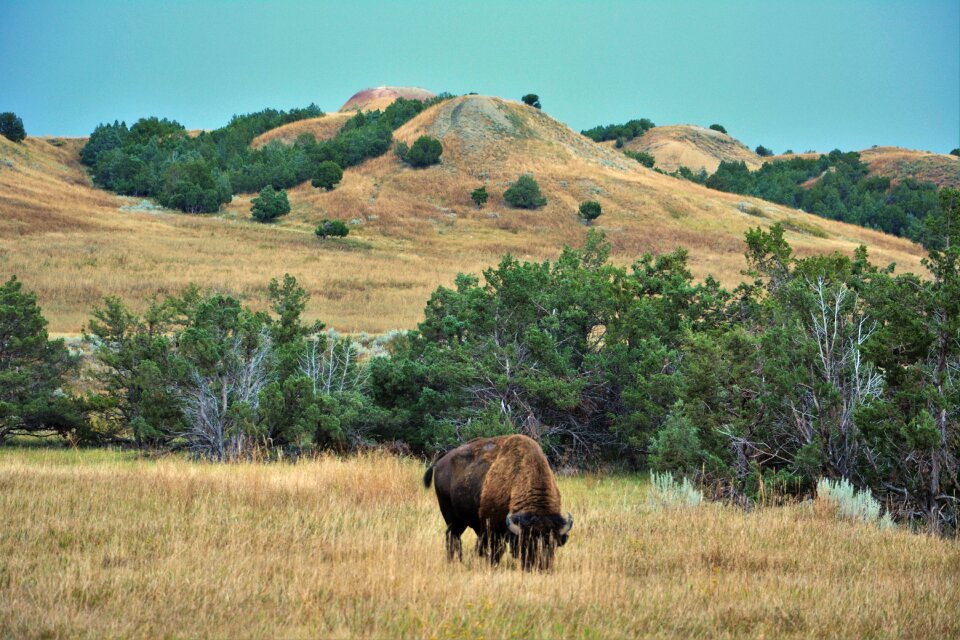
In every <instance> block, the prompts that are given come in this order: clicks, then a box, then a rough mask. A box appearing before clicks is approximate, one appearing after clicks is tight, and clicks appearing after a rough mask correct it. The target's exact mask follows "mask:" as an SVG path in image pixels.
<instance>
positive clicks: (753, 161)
mask: <svg viewBox="0 0 960 640" xmlns="http://www.w3.org/2000/svg"><path fill="white" fill-rule="evenodd" d="M623 148H624V149H627V150H629V151H642V152H644V153H649V154H650V155H652V156H653V157H654V158H656V161H657V164H656V167H657V168H658V169H661V170H662V171H666V172H668V173H672V172H674V171H676V170H677V169H679V168H680V167H687V168H688V169H690V170H691V171H693V172H694V173H697V172H699V171H700V170H701V169H704V170H706V172H707V173H713V172H714V171H716V170H717V167H719V166H720V163H721V162H722V161H730V162H741V161H742V162H745V163H746V164H747V167H749V168H751V169H756V168H759V167H760V165H761V164H762V162H763V161H762V159H761V158H760V156H758V155H757V154H756V153H754V152H753V151H751V150H750V149H749V148H748V147H747V146H746V145H744V144H743V143H742V142H740V141H739V140H737V139H735V138H732V137H730V136H728V135H727V134H725V133H721V132H719V131H714V130H713V129H707V128H705V127H698V126H696V125H692V124H678V125H669V126H664V127H654V128H653V129H650V130H649V131H647V132H646V133H645V134H643V135H642V136H640V137H639V138H634V139H633V140H630V141H629V142H627V143H626V144H625V145H624V147H623Z"/></svg>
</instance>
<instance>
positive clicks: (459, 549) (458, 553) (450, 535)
mask: <svg viewBox="0 0 960 640" xmlns="http://www.w3.org/2000/svg"><path fill="white" fill-rule="evenodd" d="M465 529H466V527H465V526H463V525H461V524H459V523H453V524H451V525H449V526H448V527H447V536H446V543H447V560H450V561H451V562H452V561H453V560H454V558H456V559H457V560H459V561H461V562H462V561H463V544H462V543H461V541H460V536H462V535H463V532H464V530H465Z"/></svg>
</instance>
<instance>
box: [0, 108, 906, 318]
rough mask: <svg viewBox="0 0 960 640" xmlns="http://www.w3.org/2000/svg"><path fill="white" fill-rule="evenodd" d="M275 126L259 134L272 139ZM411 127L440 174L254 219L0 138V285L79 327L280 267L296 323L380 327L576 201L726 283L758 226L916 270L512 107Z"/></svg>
mask: <svg viewBox="0 0 960 640" xmlns="http://www.w3.org/2000/svg"><path fill="white" fill-rule="evenodd" d="M331 115H332V114H331ZM329 117H331V116H330V115H328V116H324V117H323V118H319V119H316V120H318V121H321V122H322V121H323V120H325V119H326V118H329ZM304 122H309V121H304ZM295 124H296V125H301V126H303V123H295ZM318 126H319V125H318ZM323 126H324V127H327V126H329V127H330V128H331V129H332V128H333V126H334V125H333V124H332V121H331V122H330V123H325V124H324V125H323ZM281 129H284V128H281ZM281 129H277V130H274V131H273V132H270V133H271V134H273V135H274V136H275V138H274V139H278V140H281V141H284V140H287V139H289V135H290V134H289V132H288V133H282V134H281V133H278V132H281ZM423 134H428V135H431V136H434V137H437V138H438V139H440V140H441V142H442V144H443V149H444V153H443V158H442V162H441V164H440V165H437V166H434V167H430V168H427V169H419V170H415V169H411V168H409V167H407V166H406V165H404V164H402V163H401V162H400V161H399V160H398V159H397V158H396V156H395V155H394V154H393V153H387V154H385V155H383V156H381V157H379V158H374V159H372V160H368V161H367V162H365V163H364V164H362V165H360V166H358V167H354V168H351V169H349V170H347V171H346V172H345V176H344V179H343V182H342V183H341V185H340V186H339V187H338V188H337V189H335V190H334V191H331V192H321V191H318V190H316V189H314V188H312V187H311V186H310V185H309V184H303V185H300V186H298V187H295V188H293V189H290V190H288V192H289V195H290V202H291V205H292V212H291V213H290V215H288V216H286V217H285V218H283V219H282V220H281V222H279V223H277V224H272V225H261V224H258V223H255V222H253V221H251V219H250V212H249V207H250V198H251V197H252V196H251V195H238V196H235V197H234V200H233V202H231V203H230V204H229V205H227V206H226V207H225V208H224V209H223V210H222V211H221V212H220V213H219V214H216V215H208V216H198V215H186V214H180V213H177V212H172V211H168V210H163V209H160V208H158V207H156V206H155V205H153V204H151V203H149V202H145V201H141V200H140V199H135V198H123V197H117V196H114V195H112V194H109V193H106V192H104V191H101V190H98V189H94V188H93V187H92V186H91V185H90V181H89V178H88V177H87V174H86V172H85V169H84V167H83V166H82V165H80V163H79V158H78V152H79V149H80V148H81V147H82V144H83V140H59V139H40V138H28V139H27V140H26V141H25V143H23V144H21V145H16V144H14V143H11V142H9V141H7V140H5V139H0V277H3V278H4V279H5V278H7V277H9V275H11V274H16V275H18V277H20V278H21V279H22V280H24V282H25V284H26V286H27V287H28V288H30V289H32V290H35V291H36V292H37V294H38V297H39V299H40V303H41V305H42V306H43V307H44V310H45V313H46V315H47V317H48V318H49V319H50V321H51V330H52V331H54V332H57V333H75V332H77V331H79V330H80V328H81V327H82V326H83V324H84V322H85V320H86V318H87V317H89V312H90V309H91V308H92V307H93V306H94V305H95V304H96V303H97V302H98V301H99V300H101V299H102V298H103V296H106V295H119V296H121V297H124V298H125V299H128V300H130V301H131V302H132V303H134V305H135V306H137V307H139V308H142V307H143V306H144V305H145V304H146V301H147V300H148V299H149V298H150V297H151V296H153V295H156V294H158V293H159V294H161V295H162V294H164V293H169V292H174V291H177V290H179V289H181V288H182V287H184V286H185V285H186V284H188V283H190V282H196V283H200V284H201V285H206V286H210V287H214V288H216V289H218V290H221V291H224V292H228V293H231V294H233V295H236V296H238V297H240V298H241V299H243V300H244V301H246V302H248V303H250V304H252V305H254V306H258V307H263V306H264V305H265V303H266V290H267V283H268V281H269V279H270V278H271V277H276V276H280V275H282V274H283V273H285V272H289V273H291V274H293V275H295V276H296V277H297V278H298V279H300V280H301V282H302V283H303V284H304V285H305V287H306V288H307V290H308V291H309V292H310V294H311V296H312V299H311V302H310V305H309V307H308V316H309V317H311V318H321V319H323V320H324V321H325V322H327V323H328V324H329V325H332V326H334V327H336V328H337V329H338V330H344V331H351V332H357V331H369V332H380V331H385V330H388V329H392V328H408V327H413V326H414V325H415V324H416V322H417V321H418V319H419V318H421V314H422V309H423V306H424V304H425V302H426V300H427V298H428V297H429V295H430V293H431V292H432V290H433V289H434V288H435V287H436V286H437V285H439V284H450V283H451V282H452V281H453V277H454V275H455V274H456V273H457V272H458V271H464V272H473V273H478V272H480V271H481V270H482V269H483V268H485V267H487V266H489V265H490V264H492V263H494V262H496V261H497V260H499V258H500V256H501V255H502V254H503V253H506V252H511V253H513V254H514V255H516V256H517V257H519V258H521V259H542V258H546V257H552V256H555V255H556V254H557V252H558V251H559V250H560V248H561V247H562V246H563V245H564V244H573V245H577V244H580V243H581V242H582V240H583V236H584V233H585V227H584V225H583V223H582V222H581V221H579V220H578V218H577V216H576V209H577V206H578V204H579V203H580V202H581V201H583V200H587V199H593V200H598V201H599V202H600V203H601V204H602V205H603V208H604V213H603V215H602V216H601V218H600V219H599V220H598V221H597V222H596V223H595V225H596V226H597V227H599V228H600V229H602V230H603V231H604V232H605V233H606V234H607V237H608V238H609V240H610V241H611V243H612V245H613V248H614V252H613V255H614V259H615V260H617V261H619V262H629V261H632V260H634V259H635V258H636V257H638V256H639V255H640V254H641V253H643V252H648V251H652V252H661V251H668V250H671V249H673V248H675V247H677V246H684V247H687V248H688V249H690V261H691V269H692V270H693V272H694V273H695V274H696V275H697V276H700V277H702V276H705V275H706V274H708V273H711V274H713V275H715V276H716V277H718V278H719V279H720V280H721V281H722V282H724V283H726V284H728V285H733V284H735V283H736V282H738V281H739V280H740V278H741V276H740V271H741V269H742V268H743V266H744V262H743V255H742V254H743V240H742V239H743V234H744V232H745V231H746V230H747V229H749V228H751V227H756V226H757V225H760V226H769V225H770V224H772V223H773V222H775V221H782V222H784V223H785V224H786V226H787V228H788V229H789V232H788V238H789V240H790V241H791V243H793V245H794V246H795V248H796V251H797V253H798V254H800V255H810V254H813V253H819V252H829V251H835V250H837V251H843V252H847V253H849V252H851V251H852V250H853V248H854V247H855V246H856V245H858V244H860V243H866V244H868V245H869V246H870V248H871V252H872V254H873V256H874V259H875V260H876V261H878V262H883V263H886V262H890V261H896V262H897V263H898V265H899V266H900V268H901V269H904V270H912V271H918V270H920V269H921V266H920V257H921V256H922V250H921V249H920V248H919V247H917V246H916V245H914V244H912V243H910V242H909V241H907V240H903V239H899V238H894V237H891V236H887V235H884V234H881V233H877V232H873V231H869V230H866V229H863V228H859V227H855V226H852V225H846V224H842V223H836V222H831V221H828V220H823V219H821V218H817V217H815V216H812V215H807V214H804V213H801V212H798V211H794V210H790V209H788V208H785V207H781V206H777V205H773V204H770V203H767V202H764V201H760V200H753V199H750V198H744V197H741V196H735V195H730V194H724V193H719V192H716V191H712V190H709V189H706V188H703V187H700V186H698V185H696V184H693V183H690V182H687V181H684V180H679V179H675V178H672V177H669V176H665V175H661V174H659V173H656V172H654V171H651V170H648V169H646V168H644V167H642V166H640V165H639V164H638V163H636V162H634V161H633V160H630V159H629V158H626V157H625V156H623V154H621V153H620V152H619V151H616V150H614V149H610V148H607V147H605V146H603V145H599V144H596V143H594V142H592V141H591V140H589V139H587V138H585V137H583V136H581V135H580V134H578V133H575V132H574V131H572V130H570V129H569V128H568V127H566V126H565V125H563V124H562V123H560V122H557V121H556V120H554V119H552V118H550V117H549V116H548V115H547V114H545V113H543V112H541V111H539V110H537V109H534V108H532V107H528V106H526V105H523V104H521V103H518V102H512V101H507V100H502V99H499V98H494V97H484V96H463V97H459V98H454V99H451V100H447V101H444V102H441V103H439V104H436V105H434V106H433V107H431V108H429V109H427V110H425V111H424V112H423V113H421V114H420V115H418V116H417V117H415V118H414V119H413V120H411V121H410V122H408V123H407V124H405V125H404V126H402V127H401V128H400V129H398V130H397V131H396V132H395V139H397V140H403V141H406V142H408V143H409V142H412V141H413V140H415V139H416V138H417V137H418V136H420V135H423ZM295 137H296V136H295V135H293V138H294V139H295ZM260 143H262V142H260ZM255 144H257V143H255ZM523 173H532V174H533V175H534V176H535V177H536V179H537V180H538V181H539V183H540V185H541V188H542V189H543V192H544V194H545V195H546V197H547V199H548V204H547V205H546V206H545V207H544V208H542V209H540V210H537V211H525V210H516V209H512V208H509V207H508V206H506V204H505V203H504V201H503V198H502V193H503V190H504V189H505V188H506V187H507V186H508V185H509V184H510V183H511V182H512V181H514V180H515V179H516V178H517V177H518V176H519V175H521V174H523ZM480 184H485V185H486V186H487V189H488V191H489V192H490V194H491V198H490V202H489V203H488V204H487V206H486V208H484V209H482V210H478V209H477V208H476V207H475V206H474V205H473V203H472V201H471V200H470V197H469V193H470V191H471V190H472V189H474V188H476V187H477V186H479V185H480ZM323 218H339V219H343V220H346V221H347V222H348V223H349V224H350V225H351V234H350V236H349V238H347V239H346V240H344V241H320V240H317V239H316V238H315V237H314V236H313V233H312V231H313V229H314V227H315V226H316V225H317V223H318V222H319V221H320V220H321V219H323Z"/></svg>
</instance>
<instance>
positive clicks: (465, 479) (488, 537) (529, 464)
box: [423, 435, 573, 570]
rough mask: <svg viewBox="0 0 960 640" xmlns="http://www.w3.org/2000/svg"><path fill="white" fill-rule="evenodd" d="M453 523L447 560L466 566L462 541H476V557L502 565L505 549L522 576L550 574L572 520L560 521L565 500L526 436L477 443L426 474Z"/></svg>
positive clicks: (457, 451)
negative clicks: (468, 533) (470, 534)
mask: <svg viewBox="0 0 960 640" xmlns="http://www.w3.org/2000/svg"><path fill="white" fill-rule="evenodd" d="M431 478H432V479H433V483H434V486H435V488H436V490H437V501H438V502H439V503H440V513H442V514H443V519H444V520H445V521H446V523H447V543H446V544H447V557H448V558H449V559H450V560H453V558H454V557H455V556H456V558H458V559H462V558H463V551H462V548H461V545H460V536H461V535H462V534H463V532H464V530H466V528H467V527H470V528H471V529H473V530H474V531H475V532H476V534H477V553H479V554H480V555H481V556H486V557H487V558H488V559H489V560H490V562H491V563H492V564H497V563H498V562H499V561H500V557H501V556H502V555H503V552H504V549H505V548H506V545H507V544H509V545H510V550H511V553H512V554H513V556H514V557H515V558H516V557H519V559H520V564H521V565H522V566H523V568H524V569H527V570H531V569H540V570H546V569H549V568H550V565H551V563H552V562H553V555H554V551H555V550H556V548H557V547H561V546H563V545H564V544H566V542H567V536H568V535H569V533H570V529H571V528H572V527H573V517H572V516H570V514H567V516H566V517H564V516H563V515H561V513H560V492H559V491H558V490H557V483H556V480H555V479H554V477H553V472H552V471H551V470H550V465H549V464H548V463H547V458H546V456H544V455H543V451H541V449H540V445H538V444H537V443H536V442H534V441H533V440H531V439H530V438H528V437H526V436H521V435H513V436H500V437H497V438H478V439H476V440H471V441H470V442H468V443H466V444H464V445H462V446H460V447H457V448H456V449H454V450H452V451H449V452H447V453H446V454H445V455H444V456H443V457H441V458H440V459H439V460H437V461H436V462H434V463H433V464H431V465H430V466H429V467H428V468H427V472H426V474H425V475H424V476H423V485H424V486H425V487H427V488H428V489H429V488H430V481H431Z"/></svg>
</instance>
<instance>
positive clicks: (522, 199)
mask: <svg viewBox="0 0 960 640" xmlns="http://www.w3.org/2000/svg"><path fill="white" fill-rule="evenodd" d="M503 199H504V200H506V201H507V202H508V203H509V204H510V205H511V206H514V207H517V208H518V209H539V208H540V207H542V206H544V205H545V204H547V199H546V198H545V197H544V196H543V194H542V193H541V192H540V185H539V184H538V183H537V181H536V180H534V178H533V176H531V175H522V176H520V177H519V178H517V181H516V182H514V183H513V184H512V185H510V187H509V188H507V190H506V191H504V192H503Z"/></svg>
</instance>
